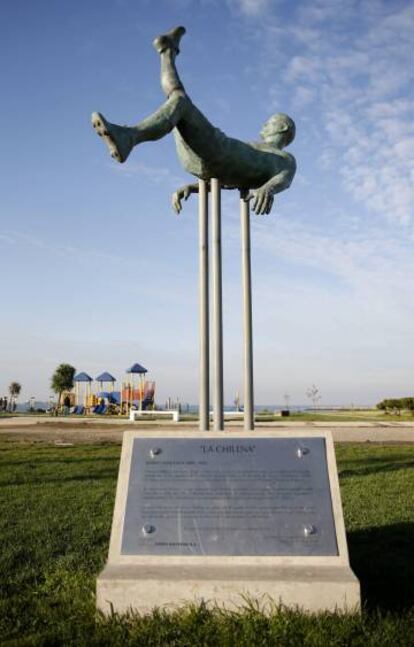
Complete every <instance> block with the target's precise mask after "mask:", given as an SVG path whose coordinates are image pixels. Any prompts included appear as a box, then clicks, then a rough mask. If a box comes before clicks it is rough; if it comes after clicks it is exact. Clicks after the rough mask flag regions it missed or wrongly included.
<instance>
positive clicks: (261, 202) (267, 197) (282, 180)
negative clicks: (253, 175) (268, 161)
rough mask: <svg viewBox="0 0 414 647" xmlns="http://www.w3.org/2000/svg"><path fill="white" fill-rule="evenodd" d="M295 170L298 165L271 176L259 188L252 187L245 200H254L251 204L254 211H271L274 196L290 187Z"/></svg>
mask: <svg viewBox="0 0 414 647" xmlns="http://www.w3.org/2000/svg"><path fill="white" fill-rule="evenodd" d="M295 171H296V166H292V168H291V169H286V170H284V171H281V172H280V173H278V174H277V175H275V176H273V177H272V178H270V180H268V181H267V182H266V183H265V184H263V185H262V186H260V187H259V188H258V189H252V190H251V191H249V192H248V194H247V196H246V198H245V200H247V201H250V200H252V203H251V206H252V210H253V211H254V213H256V214H257V215H264V214H267V213H270V211H271V209H272V206H273V201H274V196H275V195H276V193H280V192H281V191H284V190H285V189H288V188H289V187H290V185H291V183H292V180H293V177H294V175H295Z"/></svg>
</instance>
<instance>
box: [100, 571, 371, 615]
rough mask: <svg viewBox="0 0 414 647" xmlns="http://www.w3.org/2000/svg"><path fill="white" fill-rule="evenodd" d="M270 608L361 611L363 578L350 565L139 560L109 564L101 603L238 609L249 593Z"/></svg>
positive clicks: (121, 607)
mask: <svg viewBox="0 0 414 647" xmlns="http://www.w3.org/2000/svg"><path fill="white" fill-rule="evenodd" d="M248 598H250V599H254V600H256V601H258V602H259V604H260V607H261V609H262V610H263V611H264V612H270V611H271V610H272V608H274V603H276V604H278V603H282V604H283V605H285V606H288V607H299V608H300V609H302V610H304V611H307V612H320V611H335V610H340V611H355V610H359V607H360V592H359V582H358V580H357V578H356V577H355V575H354V574H353V573H352V571H351V569H350V568H349V567H346V566H313V567H306V566H257V565H255V564H250V565H249V564H245V565H243V566H236V567H235V566H231V565H227V566H187V565H186V566H184V565H182V566H178V565H177V566H164V565H163V566H156V565H154V566H145V565H144V564H142V565H140V566H138V565H134V566H126V565H108V566H107V567H106V568H105V570H104V571H103V572H102V573H101V575H100V577H99V579H98V583H97V605H98V608H99V609H101V610H102V611H103V612H104V613H108V614H109V613H110V611H111V605H112V606H113V608H114V609H115V610H116V611H118V612H120V613H122V612H125V611H128V610H129V609H131V608H132V609H135V610H136V611H139V612H140V613H149V612H151V610H152V609H154V607H162V608H167V609H174V608H177V607H179V606H182V605H184V604H186V603H189V602H201V601H202V600H203V601H204V602H206V603H208V604H211V605H213V604H217V605H218V606H220V607H223V608H226V609H232V610H234V609H236V608H237V607H240V606H243V605H244V604H245V603H246V599H248Z"/></svg>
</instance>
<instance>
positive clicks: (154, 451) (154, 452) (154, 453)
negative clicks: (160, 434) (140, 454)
mask: <svg viewBox="0 0 414 647" xmlns="http://www.w3.org/2000/svg"><path fill="white" fill-rule="evenodd" d="M161 453H162V449H161V448H160V447H153V448H152V449H150V456H151V458H155V457H156V456H159V454H161Z"/></svg>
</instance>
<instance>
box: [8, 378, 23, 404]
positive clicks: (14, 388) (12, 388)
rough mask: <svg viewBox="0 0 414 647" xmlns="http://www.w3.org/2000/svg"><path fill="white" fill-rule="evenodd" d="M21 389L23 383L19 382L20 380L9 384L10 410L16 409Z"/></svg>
mask: <svg viewBox="0 0 414 647" xmlns="http://www.w3.org/2000/svg"><path fill="white" fill-rule="evenodd" d="M21 390H22V385H21V384H19V382H11V383H10V384H9V393H10V402H9V410H10V411H14V409H15V406H16V400H17V398H18V397H19V394H20V391H21Z"/></svg>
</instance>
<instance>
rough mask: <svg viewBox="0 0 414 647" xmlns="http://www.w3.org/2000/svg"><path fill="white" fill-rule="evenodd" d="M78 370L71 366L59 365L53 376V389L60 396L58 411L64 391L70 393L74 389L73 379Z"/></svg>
mask: <svg viewBox="0 0 414 647" xmlns="http://www.w3.org/2000/svg"><path fill="white" fill-rule="evenodd" d="M75 373H76V369H75V368H74V367H73V366H71V365H70V364H59V366H58V367H57V369H56V371H55V372H54V373H53V375H52V381H51V387H52V389H53V391H54V392H55V393H57V394H58V396H59V397H58V402H57V409H59V407H60V401H61V398H62V393H63V391H70V390H71V389H72V388H73V378H74V376H75Z"/></svg>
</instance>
